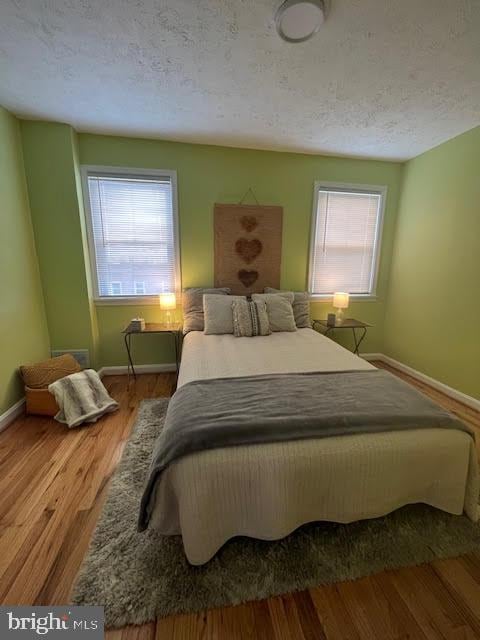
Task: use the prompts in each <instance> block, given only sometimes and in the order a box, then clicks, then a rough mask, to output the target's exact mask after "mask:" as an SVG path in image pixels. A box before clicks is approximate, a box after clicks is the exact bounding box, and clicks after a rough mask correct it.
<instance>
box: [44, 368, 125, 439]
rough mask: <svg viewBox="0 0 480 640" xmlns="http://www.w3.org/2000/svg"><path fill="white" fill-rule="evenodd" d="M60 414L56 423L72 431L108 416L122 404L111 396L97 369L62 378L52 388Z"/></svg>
mask: <svg viewBox="0 0 480 640" xmlns="http://www.w3.org/2000/svg"><path fill="white" fill-rule="evenodd" d="M48 390H49V391H50V393H53V395H54V396H55V400H56V401H57V404H58V407H59V409H60V411H59V412H58V413H57V415H56V416H55V420H58V421H59V422H64V423H65V424H67V425H68V426H69V427H78V426H80V425H81V424H83V423H84V422H95V421H96V420H98V418H100V417H101V416H103V415H104V414H105V413H110V412H111V411H115V410H116V409H118V402H116V401H115V400H114V399H113V398H111V397H110V396H109V395H108V391H107V390H106V389H105V387H104V386H103V383H102V381H101V380H100V376H99V375H98V373H97V372H96V371H94V370H93V369H86V370H85V371H80V372H79V373H72V375H70V376H66V377H65V378H61V379H60V380H57V381H56V382H52V384H51V385H49V387H48Z"/></svg>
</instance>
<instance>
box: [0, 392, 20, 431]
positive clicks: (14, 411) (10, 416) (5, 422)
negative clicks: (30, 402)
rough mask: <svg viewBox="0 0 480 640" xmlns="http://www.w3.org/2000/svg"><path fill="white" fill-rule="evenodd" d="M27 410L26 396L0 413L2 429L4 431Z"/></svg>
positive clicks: (0, 428)
mask: <svg viewBox="0 0 480 640" xmlns="http://www.w3.org/2000/svg"><path fill="white" fill-rule="evenodd" d="M24 412H25V398H20V400H19V401H18V402H16V403H15V404H14V405H13V406H11V407H10V409H7V410H6V411H5V412H4V413H2V414H1V415H0V431H3V430H4V429H6V428H7V427H9V426H10V425H11V423H12V422H13V421H14V420H15V419H16V418H18V417H19V416H21V415H22V413H24Z"/></svg>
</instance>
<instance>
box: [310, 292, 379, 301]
mask: <svg viewBox="0 0 480 640" xmlns="http://www.w3.org/2000/svg"><path fill="white" fill-rule="evenodd" d="M349 300H350V302H378V301H379V299H378V296H376V295H374V294H368V295H361V294H358V295H355V294H351V295H350V298H349ZM310 302H329V303H332V302H333V296H332V295H321V294H317V295H316V294H313V293H311V294H310Z"/></svg>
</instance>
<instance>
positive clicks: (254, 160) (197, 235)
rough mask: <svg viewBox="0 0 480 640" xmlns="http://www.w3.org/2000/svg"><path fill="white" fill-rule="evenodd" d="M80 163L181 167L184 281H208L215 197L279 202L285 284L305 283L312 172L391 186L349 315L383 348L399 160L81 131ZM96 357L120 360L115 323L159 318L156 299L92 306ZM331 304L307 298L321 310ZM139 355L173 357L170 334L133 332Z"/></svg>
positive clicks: (371, 346)
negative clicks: (367, 275) (369, 294)
mask: <svg viewBox="0 0 480 640" xmlns="http://www.w3.org/2000/svg"><path fill="white" fill-rule="evenodd" d="M78 139H79V150H80V162H81V163H82V164H97V165H111V166H124V167H142V168H157V169H175V170H176V171H177V173H178V189H179V214H180V240H181V262H182V279H183V286H184V287H189V286H202V285H211V284H212V283H213V205H214V203H215V202H238V201H239V200H240V198H241V197H242V196H243V195H244V193H245V191H246V190H247V189H248V187H251V188H252V189H253V191H254V193H255V195H256V197H257V198H258V200H259V201H260V202H261V203H264V204H278V205H282V206H283V208H284V226H283V253H282V286H283V287H285V288H292V289H305V286H306V274H307V261H308V248H309V234H310V219H311V211H312V197H313V183H314V181H315V180H326V181H335V182H353V183H367V184H379V185H387V186H388V196H387V206H386V212H385V222H384V233H383V243H382V255H381V263H380V272H379V283H378V292H377V293H378V298H377V300H376V301H371V302H370V301H369V302H353V303H352V305H351V308H350V309H349V315H354V316H356V317H358V318H361V319H363V320H366V321H368V322H370V323H371V324H373V325H375V327H374V328H372V329H371V330H370V331H369V334H368V338H367V339H366V340H365V342H364V345H363V350H364V351H369V352H372V351H380V350H381V347H382V344H383V317H384V305H385V297H386V290H387V282H388V277H389V269H390V255H391V250H392V244H393V232H394V226H395V217H396V211H397V205H398V198H399V189H400V183H401V174H402V165H401V164H399V163H391V162H375V161H369V160H352V159H345V158H334V157H325V156H314V155H302V154H292V153H278V152H268V151H251V150H245V149H231V148H225V147H213V146H203V145H190V144H181V143H174V142H162V141H155V140H141V139H132V138H121V137H110V136H99V135H92V134H79V136H78ZM96 309H97V320H98V331H99V344H100V362H101V363H102V364H104V365H117V364H125V354H124V350H123V345H122V342H121V338H120V334H119V332H120V330H121V328H122V326H123V325H124V324H125V323H127V322H128V320H129V319H130V318H131V317H133V316H134V315H136V314H139V315H142V316H144V317H145V318H146V320H147V321H148V320H155V319H157V320H158V319H159V317H160V312H159V310H158V309H157V308H155V307H136V306H97V308H96ZM328 310H330V306H329V305H328V304H319V303H315V304H312V315H313V316H314V317H315V316H317V317H324V316H325V314H326V312H327V311H328ZM136 345H137V347H136V348H137V353H136V360H137V362H143V363H148V362H151V363H155V362H162V361H164V362H172V361H173V352H172V351H171V349H170V348H169V347H170V345H168V344H167V338H166V337H165V336H163V337H158V336H156V337H148V338H147V336H143V337H142V338H141V339H137V341H136Z"/></svg>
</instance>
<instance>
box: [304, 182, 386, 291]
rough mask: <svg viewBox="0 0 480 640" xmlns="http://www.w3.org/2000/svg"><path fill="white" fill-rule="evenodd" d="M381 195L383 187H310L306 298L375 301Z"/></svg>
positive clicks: (320, 185) (381, 212) (316, 184)
mask: <svg viewBox="0 0 480 640" xmlns="http://www.w3.org/2000/svg"><path fill="white" fill-rule="evenodd" d="M385 195H386V188H385V187H370V186H363V185H338V184H328V183H315V191H314V207H313V220H312V238H311V248H310V272H309V290H310V293H311V294H312V295H317V296H325V297H327V296H331V295H332V294H333V293H334V292H335V291H346V292H348V293H350V294H351V295H354V296H355V295H358V296H371V295H375V286H376V273H377V263H378V255H379V248H380V234H381V226H382V215H383V207H384V200H385Z"/></svg>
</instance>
